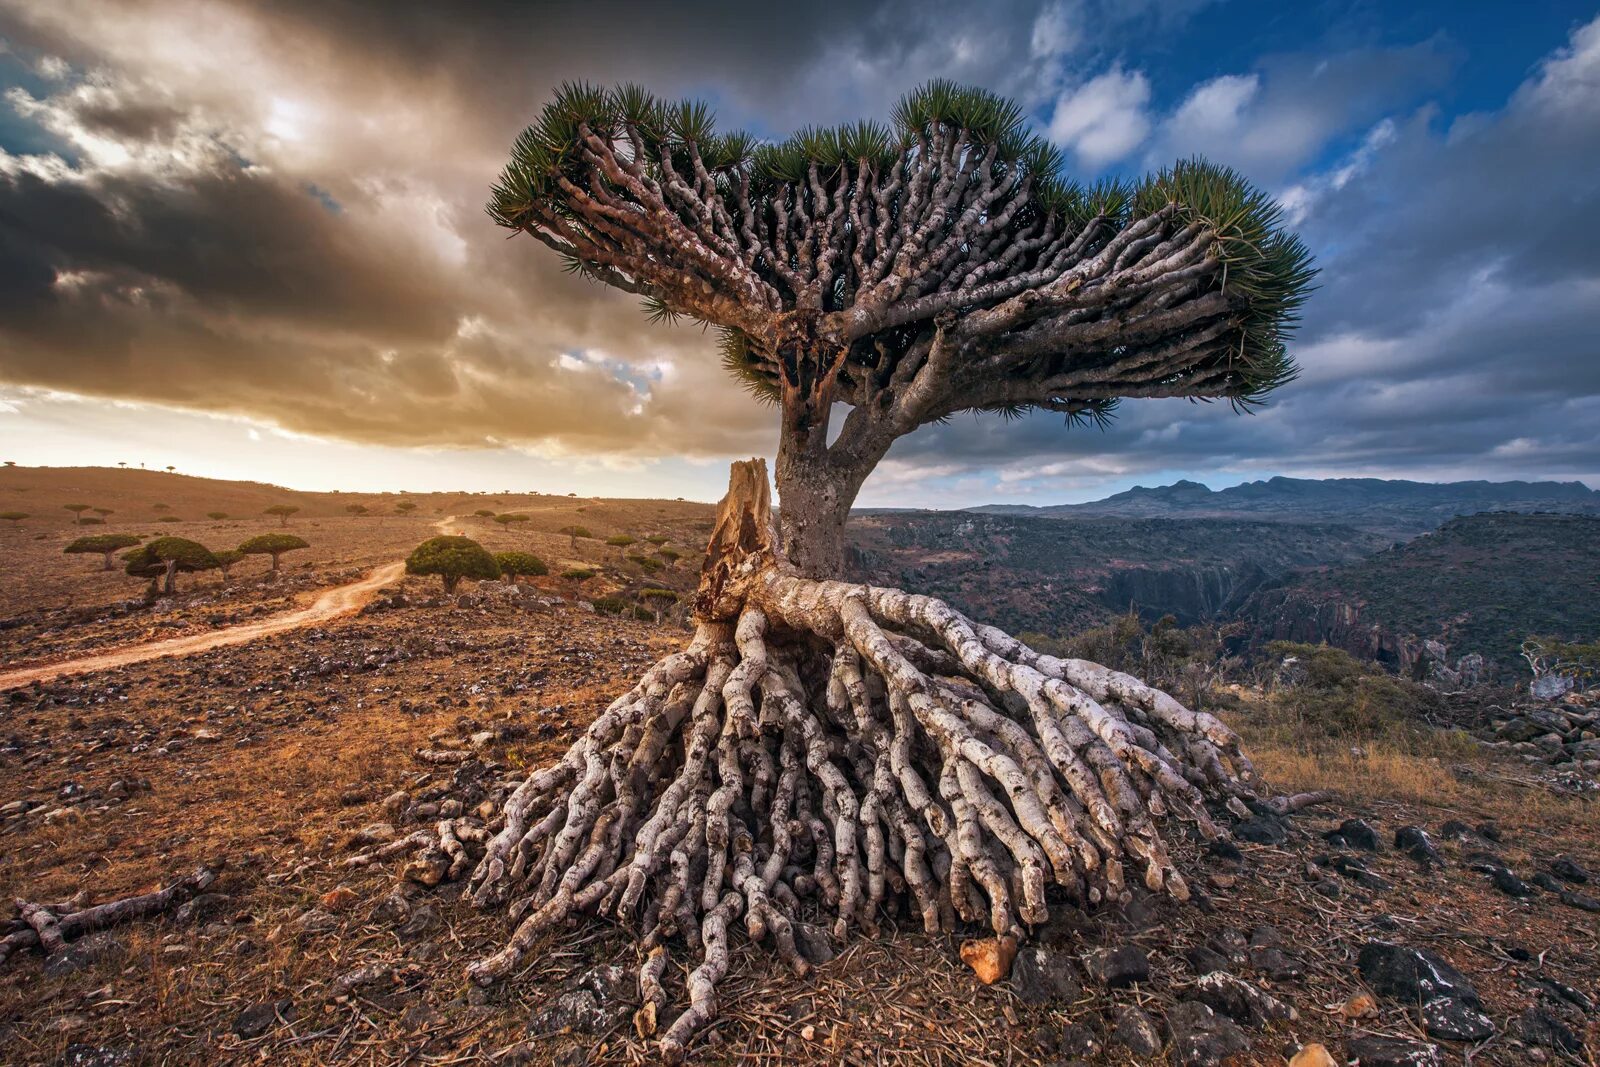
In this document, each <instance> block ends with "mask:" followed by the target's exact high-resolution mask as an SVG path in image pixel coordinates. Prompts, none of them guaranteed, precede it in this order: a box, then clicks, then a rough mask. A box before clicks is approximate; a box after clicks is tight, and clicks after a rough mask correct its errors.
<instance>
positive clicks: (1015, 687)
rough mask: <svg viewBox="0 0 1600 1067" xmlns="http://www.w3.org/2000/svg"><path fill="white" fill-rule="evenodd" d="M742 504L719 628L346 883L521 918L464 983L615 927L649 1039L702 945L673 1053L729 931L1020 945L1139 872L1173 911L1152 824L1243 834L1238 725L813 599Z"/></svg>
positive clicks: (779, 945)
mask: <svg viewBox="0 0 1600 1067" xmlns="http://www.w3.org/2000/svg"><path fill="white" fill-rule="evenodd" d="M741 466H742V465H741ZM751 466H752V468H754V467H755V465H753V464H752V465H751ZM743 489H744V491H743V492H741V491H740V486H739V476H738V472H737V471H736V476H735V486H734V488H733V489H732V490H730V497H729V500H728V501H725V502H724V505H723V515H722V517H721V520H720V522H719V526H718V531H717V533H716V534H715V535H714V536H713V542H712V555H711V559H710V561H709V562H708V565H707V568H706V571H705V574H704V577H703V579H702V587H701V593H700V597H699V602H698V609H699V614H700V617H701V618H702V619H703V620H705V619H709V620H722V621H703V622H702V623H701V625H700V627H699V630H698V632H697V633H696V635H695V637H694V640H693V641H692V642H691V643H690V645H689V646H688V647H687V648H686V649H684V650H683V651H681V652H678V653H675V654H673V655H671V656H668V657H667V658H665V659H663V660H661V661H660V662H658V663H657V664H655V665H654V666H653V667H651V668H650V670H649V671H647V672H646V673H645V675H644V676H643V677H642V678H641V679H640V680H639V682H638V684H637V685H635V686H634V687H633V688H632V689H631V690H629V691H628V692H627V693H626V694H625V695H623V696H622V697H620V698H618V699H617V700H616V701H615V702H614V703H613V704H612V705H611V706H610V707H609V708H607V709H606V711H605V712H604V713H603V714H601V715H600V717H599V718H597V719H596V720H595V721H594V723H593V724H592V725H591V726H590V727H589V729H588V730H587V732H586V733H585V734H584V736H583V738H582V739H581V740H579V741H578V742H577V743H576V744H574V745H573V746H572V747H571V748H570V749H569V750H568V751H567V753H566V755H565V756H564V757H563V758H562V759H561V761H560V762H559V763H556V764H555V765H553V766H550V767H547V768H544V769H542V770H540V771H538V772H536V773H534V774H533V775H531V776H529V777H528V778H527V779H526V780H524V781H522V782H521V783H520V784H519V785H517V786H516V787H515V789H514V790H513V791H511V792H510V794H509V796H507V797H506V798H505V800H504V804H503V806H502V807H501V809H500V812H499V814H498V815H497V816H495V817H494V818H493V819H492V820H490V821H489V822H488V824H487V825H485V824H483V823H481V822H480V821H479V820H477V819H476V818H473V817H471V816H468V817H462V818H455V819H448V820H445V821H442V822H440V823H439V824H438V825H437V827H436V828H435V830H434V831H433V832H431V833H430V832H419V833H417V834H413V835H411V836H410V837H408V838H405V839H402V840H400V841H396V842H393V843H391V844H388V845H385V846H383V847H382V848H381V849H378V850H375V851H373V852H371V853H368V854H366V855H363V856H357V857H355V858H354V859H352V860H351V861H350V862H351V863H353V864H358V865H360V864H366V863H371V862H374V861H375V860H378V859H383V858H388V857H392V856H396V855H401V854H405V853H420V854H419V855H417V856H416V858H414V859H413V860H412V861H411V862H410V864H409V866H408V867H407V868H406V873H407V876H409V877H411V878H413V879H415V880H417V881H420V882H423V883H425V884H429V885H432V884H436V883H437V882H439V881H440V880H442V879H445V878H457V877H460V876H462V875H464V874H467V872H468V871H469V870H470V877H469V880H468V883H467V892H468V894H469V896H470V899H471V900H472V902H473V903H474V904H476V905H477V906H479V907H482V908H505V909H506V910H507V911H508V912H509V913H510V914H511V916H512V917H513V918H515V919H516V920H518V923H519V925H518V926H517V928H516V930H515V931H514V932H513V933H512V935H511V937H510V939H509V940H508V942H507V943H506V944H505V946H504V947H503V948H501V949H500V951H498V952H496V953H494V954H493V955H491V956H488V957H486V958H484V959H481V960H479V961H477V962H476V963H473V964H472V965H471V966H470V967H469V968H468V974H469V975H470V977H471V978H472V979H473V980H474V981H477V982H479V983H483V984H489V983H492V982H494V981H496V980H498V979H501V978H504V977H506V976H507V975H509V974H511V973H512V972H513V971H514V970H515V969H516V968H517V967H518V966H519V964H520V963H521V962H522V961H523V959H524V957H525V956H526V954H527V953H528V952H529V951H530V950H531V949H532V948H533V946H534V944H535V942H536V941H537V940H538V938H539V937H540V935H541V934H542V933H544V932H545V931H547V930H550V929H552V928H555V927H558V926H560V925H561V924H563V923H566V922H569V921H573V920H575V919H576V918H578V917H580V916H586V915H598V916H605V917H608V918H610V919H613V920H614V921H616V922H618V923H619V924H621V925H623V926H625V927H628V928H631V929H633V930H635V931H637V935H638V941H639V947H640V951H641V956H642V963H641V966H640V972H639V987H640V995H641V999H642V1001H643V1007H642V1008H641V1009H640V1011H639V1013H638V1015H637V1016H636V1019H635V1024H636V1026H637V1028H638V1030H639V1032H640V1034H641V1035H643V1036H647V1037H648V1036H652V1035H653V1034H655V1033H656V1021H657V1019H658V1018H661V1017H663V1016H664V1009H665V1008H666V1006H667V1003H668V996H667V992H666V990H665V988H664V979H665V978H666V976H667V970H668V968H667V964H668V947H669V946H671V945H676V944H683V945H687V946H690V949H691V951H694V952H696V953H697V954H698V956H699V960H700V962H699V964H698V966H696V967H695V968H694V970H692V971H691V972H690V973H689V975H688V977H687V979H686V982H685V986H686V993H687V999H688V1006H687V1008H686V1009H685V1010H684V1011H683V1012H682V1013H681V1014H679V1015H678V1016H677V1018H676V1019H675V1020H673V1021H672V1022H671V1024H670V1025H669V1026H667V1027H666V1029H665V1032H664V1033H662V1034H660V1048H661V1051H662V1052H663V1053H664V1054H665V1055H666V1056H667V1057H668V1058H681V1057H682V1055H683V1053H684V1050H685V1049H686V1048H687V1046H688V1045H689V1042H690V1041H691V1039H692V1038H693V1036H694V1034H695V1033H696V1032H697V1031H698V1030H699V1029H701V1028H702V1027H703V1026H704V1025H705V1024H706V1023H707V1022H708V1021H710V1020H711V1019H712V1017H713V1016H714V1014H715V1012H716V987H717V983H718V981H719V980H720V979H721V978H722V977H723V975H724V973H725V972H726V970H727V967H728V940H729V930H730V927H731V926H732V925H733V924H734V923H736V922H739V921H741V920H742V924H743V926H744V930H745V933H746V934H747V935H748V936H749V938H750V939H751V940H752V941H756V942H764V943H766V944H768V945H769V946H770V947H771V949H772V950H773V951H774V952H776V953H777V955H778V956H779V957H780V958H781V959H782V960H783V961H784V962H785V963H786V964H787V965H788V966H789V967H791V968H792V969H793V970H794V971H795V973H796V974H801V975H803V974H805V973H806V972H807V970H808V969H809V967H810V966H811V964H810V963H809V962H808V960H807V955H806V952H807V951H808V950H809V951H811V952H812V953H813V955H814V954H815V948H814V947H813V946H815V945H816V944H817V942H818V941H819V940H826V938H827V937H828V936H829V934H831V936H832V938H833V939H835V940H840V941H842V940H844V939H846V938H848V937H849V936H850V933H851V931H852V929H856V928H859V929H862V930H866V931H868V932H873V931H876V929H877V923H878V919H879V917H880V916H881V915H883V914H885V912H887V911H892V910H893V909H896V908H899V907H901V906H902V905H904V906H906V907H908V908H909V909H910V912H911V914H912V915H913V916H914V917H915V918H916V919H919V920H920V922H921V924H922V926H923V928H924V929H925V930H927V931H929V932H934V931H948V930H952V929H954V928H955V927H956V925H957V923H958V922H969V923H983V924H986V925H987V926H989V927H990V928H991V929H993V930H994V931H995V933H996V934H1009V935H1021V934H1023V932H1024V931H1023V928H1024V927H1026V926H1033V925H1037V924H1039V923H1043V922H1044V921H1046V919H1047V918H1048V904H1047V897H1046V892H1047V889H1048V887H1050V886H1056V887H1058V892H1059V895H1060V896H1061V897H1063V898H1065V899H1066V900H1068V901H1070V902H1072V903H1074V904H1076V905H1078V906H1084V907H1087V906H1090V905H1094V904H1098V903H1103V902H1115V901H1124V900H1126V899H1128V896H1129V894H1128V890H1127V885H1126V879H1127V877H1128V875H1129V873H1130V872H1131V874H1132V876H1133V877H1136V878H1138V879H1139V880H1140V881H1142V882H1143V883H1144V884H1145V886H1146V887H1148V888H1149V889H1150V890H1151V891H1153V892H1165V893H1169V894H1171V895H1172V896H1174V897H1176V898H1178V899H1184V898H1186V897H1187V896H1188V895H1189V890H1188V887H1187V885H1186V884H1185V882H1184V878H1183V876H1182V875H1181V874H1180V873H1179V871H1178V870H1177V869H1176V867H1175V866H1174V864H1173V862H1172V860H1171V858H1170V856H1169V854H1168V848H1167V843H1166V841H1165V840H1164V839H1163V837H1162V834H1161V830H1160V829H1159V828H1158V822H1159V821H1160V820H1161V819H1163V818H1164V817H1176V818H1178V819H1181V820H1184V821H1187V822H1189V823H1191V824H1192V825H1193V826H1194V827H1195V828H1196V829H1197V830H1198V832H1199V833H1200V834H1201V835H1203V836H1204V837H1207V838H1214V837H1218V836H1221V835H1222V834H1223V833H1224V831H1223V830H1222V829H1220V828H1219V827H1218V826H1217V825H1216V824H1215V823H1214V822H1213V821H1212V816H1211V814H1210V813H1209V812H1208V810H1207V807H1206V804H1207V802H1208V801H1211V802H1216V803H1220V804H1224V805H1227V806H1228V807H1230V808H1232V809H1233V810H1234V811H1235V812H1236V813H1238V814H1245V813H1246V811H1247V808H1246V806H1245V804H1244V801H1245V800H1247V799H1253V797H1254V794H1253V792H1252V787H1251V782H1252V780H1253V772H1252V770H1251V767H1250V763H1249V761H1248V760H1247V759H1246V758H1245V756H1244V755H1243V753H1242V752H1241V751H1240V749H1239V742H1238V738H1237V737H1236V736H1235V735H1234V734H1233V733H1232V732H1231V731H1230V730H1229V729H1228V728H1227V727H1226V726H1224V725H1223V724H1222V723H1221V722H1219V721H1218V720H1216V719H1215V718H1213V717H1211V716H1209V715H1206V714H1203V713H1200V712H1194V711H1190V710H1189V709H1187V708H1185V707H1183V706H1182V705H1181V704H1179V703H1178V702H1177V701H1176V700H1174V699H1173V698H1172V697H1170V696H1168V695H1167V694H1165V693H1162V692H1160V691H1158V690H1155V689H1152V688H1150V687H1148V686H1146V685H1144V684H1143V683H1141V682H1139V681H1138V680H1137V679H1134V678H1132V677H1130V676H1128V675H1126V674H1120V673H1118V672H1115V671H1111V670H1107V669H1106V668H1104V667H1101V666H1098V665H1096V664H1093V663H1089V662H1086V661H1083V660H1072V659H1057V658H1054V657H1051V656H1045V655H1040V654H1039V653H1037V652H1035V651H1033V650H1032V649H1030V648H1028V647H1027V646H1026V645H1024V644H1022V643H1021V642H1019V641H1017V640H1015V639H1014V638H1012V637H1010V636H1008V635H1007V634H1005V633H1003V632H1001V631H1000V630H997V629H995V628H993V627H989V626H982V625H979V624H977V623H974V622H972V621H971V620H970V619H968V618H966V617H965V616H963V615H962V614H961V613H960V612H958V611H956V610H954V609H953V608H951V607H950V606H949V605H947V604H945V603H943V602H941V601H939V600H935V599H933V598H930V597H925V596H916V595H912V594H908V593H905V592H901V591H899V590H894V589H882V588H877V587H873V586H865V585H856V584H851V583H847V582H838V581H813V580H809V579H806V578H802V577H800V576H798V575H796V574H794V573H792V572H791V571H790V570H789V569H788V568H787V567H786V565H784V564H783V563H782V561H781V560H779V559H777V558H775V555H774V553H773V551H772V548H771V539H770V528H769V527H768V526H767V525H766V521H765V517H766V515H767V509H766V496H765V471H764V470H761V471H760V484H759V487H757V486H756V485H755V482H754V478H753V476H752V478H751V479H750V481H749V484H748V485H746V486H744V487H743ZM740 498H743V499H742V502H741V500H740ZM474 861H475V864H474ZM810 920H821V921H823V922H824V923H826V924H827V925H829V926H830V927H831V929H829V930H827V931H826V932H825V931H823V930H820V929H817V928H816V927H815V926H813V925H812V922H811V921H810Z"/></svg>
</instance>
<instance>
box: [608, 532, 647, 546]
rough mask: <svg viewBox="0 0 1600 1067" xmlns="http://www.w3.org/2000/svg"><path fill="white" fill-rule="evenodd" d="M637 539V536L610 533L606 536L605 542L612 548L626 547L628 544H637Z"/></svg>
mask: <svg viewBox="0 0 1600 1067" xmlns="http://www.w3.org/2000/svg"><path fill="white" fill-rule="evenodd" d="M638 540H639V539H638V538H637V537H629V536H628V535H627V534H612V535H611V536H610V537H608V538H606V544H608V545H610V546H611V547H612V548H627V547H628V546H629V545H632V544H637V543H638Z"/></svg>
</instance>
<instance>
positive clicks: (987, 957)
mask: <svg viewBox="0 0 1600 1067" xmlns="http://www.w3.org/2000/svg"><path fill="white" fill-rule="evenodd" d="M1016 956H1017V939H1016V938H1014V937H984V938H975V939H972V940H968V941H963V942H961V962H962V963H965V964H966V965H967V966H968V967H971V968H972V973H973V974H975V975H977V976H978V981H980V982H982V983H983V984H984V985H994V984H995V983H996V982H998V981H1000V979H1002V978H1004V977H1006V976H1007V975H1008V974H1010V973H1011V961H1012V960H1014V959H1016Z"/></svg>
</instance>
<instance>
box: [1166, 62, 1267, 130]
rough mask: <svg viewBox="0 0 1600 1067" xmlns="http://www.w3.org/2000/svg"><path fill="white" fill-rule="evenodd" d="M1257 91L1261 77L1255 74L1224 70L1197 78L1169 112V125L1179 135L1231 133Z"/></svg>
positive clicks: (1259, 87)
mask: <svg viewBox="0 0 1600 1067" xmlns="http://www.w3.org/2000/svg"><path fill="white" fill-rule="evenodd" d="M1260 91H1261V78H1260V76H1259V75H1255V74H1224V75H1222V76H1221V77H1218V78H1212V79H1211V80H1210V81H1208V82H1201V83H1200V84H1199V85H1197V86H1195V88H1194V90H1193V91H1192V92H1191V93H1190V94H1189V96H1188V98H1187V99H1185V100H1184V102H1183V103H1182V104H1180V105H1179V106H1178V110H1177V111H1176V112H1174V113H1173V115H1172V118H1171V120H1170V121H1169V128H1170V129H1171V131H1172V133H1173V134H1174V135H1175V136H1177V137H1181V138H1190V137H1210V136H1214V135H1217V134H1224V133H1231V132H1233V131H1234V130H1237V129H1238V128H1239V120H1240V115H1241V113H1242V112H1243V111H1244V109H1245V107H1246V105H1248V104H1249V103H1250V102H1251V101H1252V100H1254V99H1255V98H1256V94H1257V93H1259V92H1260Z"/></svg>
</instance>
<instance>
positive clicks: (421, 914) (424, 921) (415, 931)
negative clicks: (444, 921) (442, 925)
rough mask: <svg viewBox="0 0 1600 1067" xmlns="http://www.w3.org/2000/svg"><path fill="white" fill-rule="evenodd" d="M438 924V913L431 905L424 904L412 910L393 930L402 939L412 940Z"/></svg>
mask: <svg viewBox="0 0 1600 1067" xmlns="http://www.w3.org/2000/svg"><path fill="white" fill-rule="evenodd" d="M438 925H439V913H438V912H437V911H435V910H434V909H433V906H432V905H430V904H424V905H422V906H421V907H419V908H417V909H416V910H415V911H413V912H412V913H411V917H410V918H409V919H407V920H406V921H405V923H404V924H402V925H401V927H400V928H399V929H398V930H396V931H395V932H396V933H397V934H399V935H400V937H401V939H402V940H405V941H413V940H415V939H417V938H419V937H421V936H422V935H423V934H426V933H429V932H431V931H432V930H434V929H435V928H437V927H438Z"/></svg>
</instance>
